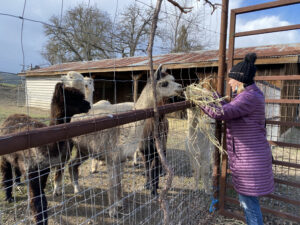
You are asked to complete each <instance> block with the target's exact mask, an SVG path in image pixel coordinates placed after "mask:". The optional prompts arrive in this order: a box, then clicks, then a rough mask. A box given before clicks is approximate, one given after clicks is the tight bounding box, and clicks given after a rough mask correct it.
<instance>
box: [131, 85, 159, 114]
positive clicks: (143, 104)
mask: <svg viewBox="0 0 300 225" xmlns="http://www.w3.org/2000/svg"><path fill="white" fill-rule="evenodd" d="M157 101H158V102H161V99H160V98H159V97H158V96H157ZM153 107H154V97H153V92H152V87H151V85H150V84H147V86H146V87H145V88H144V90H143V91H142V93H141V95H140V97H139V98H138V100H137V102H136V103H135V109H147V108H153Z"/></svg>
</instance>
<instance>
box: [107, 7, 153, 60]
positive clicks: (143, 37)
mask: <svg viewBox="0 0 300 225" xmlns="http://www.w3.org/2000/svg"><path fill="white" fill-rule="evenodd" d="M151 19H152V10H151V9H149V8H146V9H144V8H142V7H140V6H139V5H137V4H131V5H129V6H128V7H127V8H126V9H125V10H124V11H123V12H122V13H121V17H120V19H119V21H118V25H117V33H116V34H115V35H114V34H112V35H113V37H114V46H115V50H116V51H117V52H118V53H120V54H121V55H122V57H126V56H134V55H136V54H138V53H145V52H146V49H147V44H146V42H147V38H148V35H149V30H150V22H151Z"/></svg>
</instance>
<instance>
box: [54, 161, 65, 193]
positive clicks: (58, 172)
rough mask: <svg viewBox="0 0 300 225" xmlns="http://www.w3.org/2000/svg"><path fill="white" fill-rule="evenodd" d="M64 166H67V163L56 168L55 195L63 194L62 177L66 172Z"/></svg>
mask: <svg viewBox="0 0 300 225" xmlns="http://www.w3.org/2000/svg"><path fill="white" fill-rule="evenodd" d="M64 168H65V164H64V165H63V166H57V167H56V168H55V177H54V190H53V195H54V196H59V195H62V178H63V174H64Z"/></svg>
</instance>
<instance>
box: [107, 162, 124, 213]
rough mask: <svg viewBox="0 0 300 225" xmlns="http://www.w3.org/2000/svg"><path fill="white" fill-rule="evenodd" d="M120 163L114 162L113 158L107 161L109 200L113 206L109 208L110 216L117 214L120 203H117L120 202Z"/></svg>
mask: <svg viewBox="0 0 300 225" xmlns="http://www.w3.org/2000/svg"><path fill="white" fill-rule="evenodd" d="M117 164H118V163H116V162H112V160H109V161H107V172H108V175H109V181H108V182H109V191H108V200H109V205H110V206H111V208H110V209H109V216H110V217H114V216H116V215H117V213H118V210H117V207H118V205H117V204H115V203H117V202H118V185H121V184H118V180H119V178H118V176H120V174H118V166H116V165H117Z"/></svg>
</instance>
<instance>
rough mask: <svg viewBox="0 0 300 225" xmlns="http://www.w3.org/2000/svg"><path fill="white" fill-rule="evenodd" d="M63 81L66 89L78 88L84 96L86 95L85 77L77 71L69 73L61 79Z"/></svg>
mask: <svg viewBox="0 0 300 225" xmlns="http://www.w3.org/2000/svg"><path fill="white" fill-rule="evenodd" d="M61 81H62V82H63V84H64V85H65V86H66V87H73V88H77V89H79V90H80V91H81V92H82V93H83V94H84V93H85V82H84V77H83V76H82V75H81V74H80V73H78V72H76V71H70V72H68V73H67V75H65V76H62V77H61ZM93 89H94V87H93Z"/></svg>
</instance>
